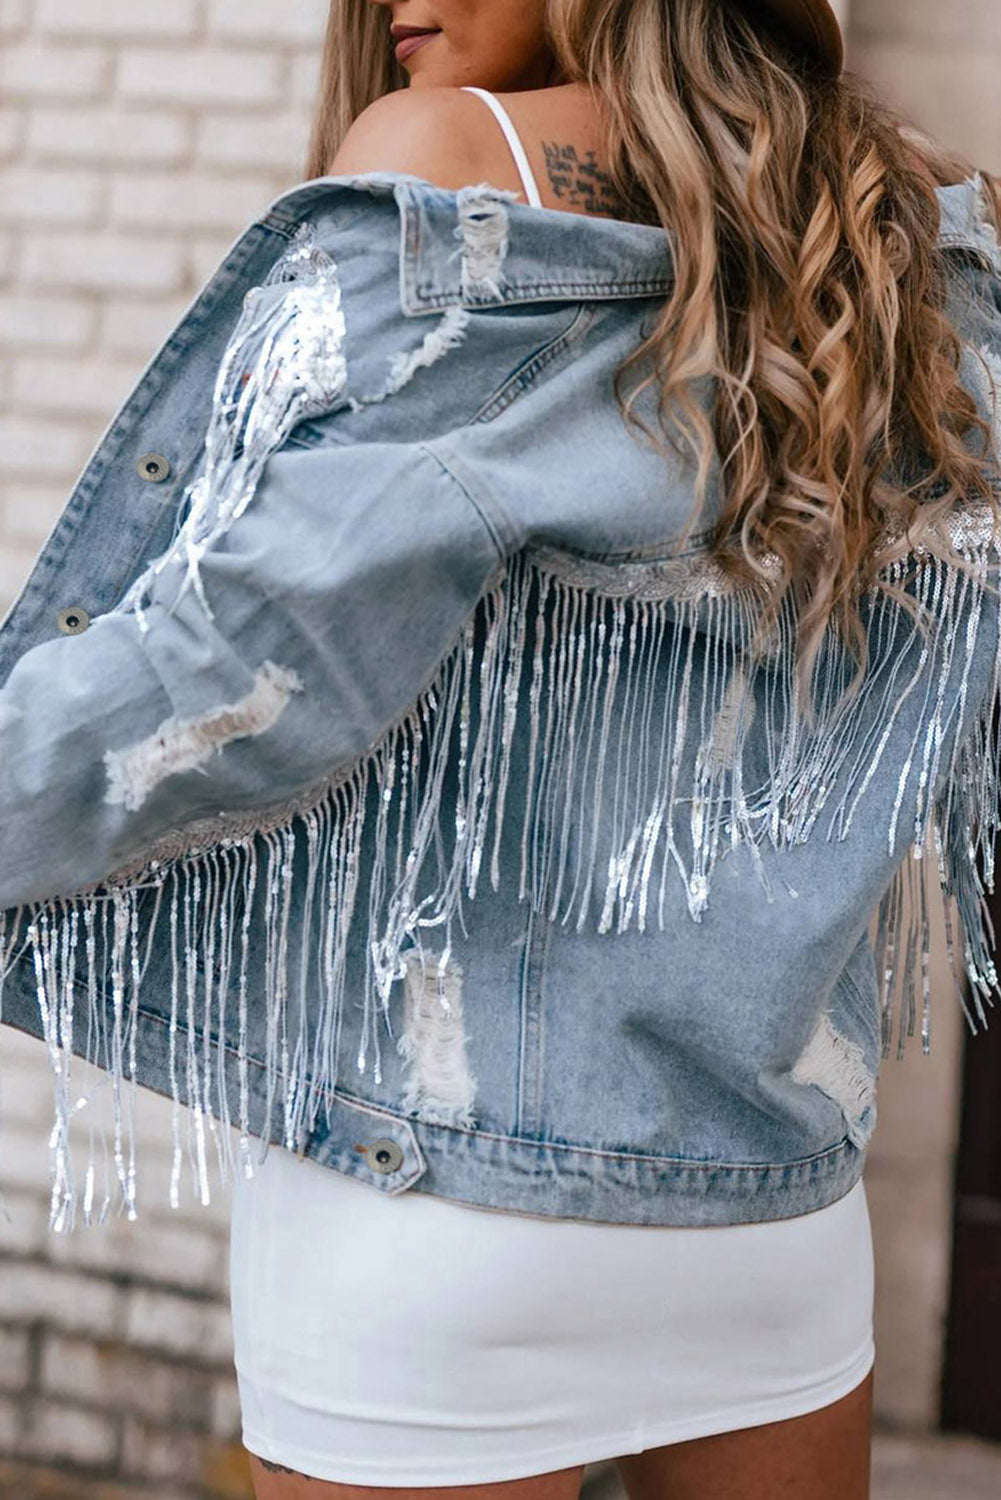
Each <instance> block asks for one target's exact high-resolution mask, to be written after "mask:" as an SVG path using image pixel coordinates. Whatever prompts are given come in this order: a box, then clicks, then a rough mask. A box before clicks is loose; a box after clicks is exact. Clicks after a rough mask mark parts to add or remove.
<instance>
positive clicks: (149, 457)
mask: <svg viewBox="0 0 1001 1500" xmlns="http://www.w3.org/2000/svg"><path fill="white" fill-rule="evenodd" d="M136 473H137V474H138V475H139V478H140V479H145V480H147V481H148V482H149V483H150V484H160V483H162V481H163V480H164V479H166V477H167V475H168V474H169V473H170V463H169V461H168V460H167V459H166V458H164V456H163V454H162V453H144V454H143V456H142V458H141V459H140V460H139V462H138V463H137V464H136Z"/></svg>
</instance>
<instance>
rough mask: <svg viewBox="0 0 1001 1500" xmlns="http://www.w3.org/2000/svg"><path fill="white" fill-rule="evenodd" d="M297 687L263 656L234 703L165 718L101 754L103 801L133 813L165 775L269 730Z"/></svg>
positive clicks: (193, 766) (299, 688) (192, 766)
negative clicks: (123, 745) (132, 742)
mask: <svg viewBox="0 0 1001 1500" xmlns="http://www.w3.org/2000/svg"><path fill="white" fill-rule="evenodd" d="M301 692H302V681H301V679H300V678H299V676H298V675H297V673H295V672H293V671H290V670H289V669H288V668H287V667H276V666H275V665H274V663H273V662H270V661H266V662H265V663H264V665H263V666H262V667H261V668H260V670H259V671H258V672H257V674H256V676H255V678H254V686H253V687H252V688H251V690H250V692H249V693H248V694H247V695H246V697H245V698H241V699H240V700H239V702H238V703H228V704H225V705H224V706H223V707H221V708H215V709H211V710H210V711H209V712H208V713H205V714H201V715H200V716H199V717H198V718H196V719H176V718H174V717H171V718H169V719H164V721H163V723H162V724H159V725H158V726H157V728H156V729H155V730H154V732H153V733H152V734H151V735H149V736H148V738H146V739H144V740H140V742H139V743H138V744H137V745H129V746H127V747H126V748H125V749H124V750H108V751H107V752H106V753H105V757H104V764H105V768H106V770H107V773H108V788H107V792H106V793H105V799H104V800H105V801H106V802H113V803H122V804H124V806H125V807H127V808H128V809H129V811H130V812H136V811H137V810H138V809H139V808H140V807H142V805H143V803H144V802H145V801H146V799H147V798H148V797H149V795H150V793H151V792H152V791H153V790H154V788H155V787H158V786H159V785H160V783H161V782H162V781H165V780H166V779H167V777H168V776H177V775H179V774H180V773H181V772H182V771H194V770H196V769H197V768H198V767H199V766H203V765H204V764H205V762H206V761H208V760H210V759H211V757H212V756H213V755H217V754H218V753H219V752H220V751H221V750H222V749H223V748H224V746H226V745H231V744H232V743H233V741H234V740H241V739H246V738H247V737H248V736H250V735H258V734H265V733H266V732H267V731H268V730H269V729H273V728H274V726H275V724H277V722H278V720H279V719H280V718H281V716H282V714H283V713H284V712H285V709H286V707H287V706H288V701H289V698H290V697H291V696H292V694H293V693H301Z"/></svg>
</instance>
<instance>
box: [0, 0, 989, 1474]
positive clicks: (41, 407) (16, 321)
mask: <svg viewBox="0 0 1001 1500" xmlns="http://www.w3.org/2000/svg"><path fill="white" fill-rule="evenodd" d="M325 11H326V0H282V3H281V4H276V3H275V0H140V3H137V0H0V39H2V50H0V356H2V358H0V544H2V545H0V611H2V610H3V609H4V608H5V607H6V606H7V604H8V603H9V602H10V600H11V599H12V598H13V597H14V595H15V593H16V592H17V590H18V589H19V587H20V585H21V583H22V581H23V579H24V577H25V576H26V574H27V572H28V569H29V567H30V565H31V563H32V561H33V559H34V556H35V554H36V552H37V549H38V547H39V545H40V544H41V542H42V541H43V539H44V537H45V536H46V534H47V533H48V531H49V529H50V527H51V525H52V523H53V522H54V520H55V518H56V517H57V515H58V514H59V511H60V510H61V508H62V506H63V504H64V503H65V499H66V497H67V495H68V493H69V491H70V488H71V486H72V484H73V481H74V479H75V477H76V475H77V474H78V473H79V471H80V469H81V468H82V466H83V464H84V462H85V460H86V458H87V457H88V455H89V453H90V451H91V449H92V447H93V444H94V443H95V442H96V441H97V439H98V437H99V436H100V433H101V432H102V430H103V429H104V427H105V425H106V423H107V421H108V419H109V417H110V416H111V415H112V408H113V406H114V403H115V402H116V401H118V400H119V399H120V398H121V397H123V396H124V395H125V394H126V393H127V391H128V390H129V388H130V385H131V383H132V382H133V380H134V379H135V378H136V377H137V376H138V374H139V372H140V371H141V369H142V368H143V366H144V365H145V364H146V362H147V360H148V359H149V357H150V355H151V354H152V353H153V351H154V350H155V348H156V347H157V346H158V345H159V343H160V342H161V341H162V339H163V338H164V337H165V336H166V334H167V333H168V332H169V330H170V328H171V327H172V326H173V324H174V323H175V322H176V320H177V318H178V317H179V316H180V314H181V313H182V311H183V310H184V308H185V307H186V306H187V305H188V303H189V302H190V300H191V298H192V297H193V296H194V295H195V293H196V292H197V291H198V289H199V287H200V286H201V285H202V283H203V282H204V280H205V278H206V277H207V276H208V275H209V274H210V273H211V271H212V270H213V269H214V267H215V265H216V264H217V262H218V259H219V257H220V256H221V255H222V253H223V252H224V251H225V250H226V249H227V247H228V246H229V244H230V243H231V242H232V240H233V239H234V238H235V236H236V234H237V233H238V232H239V230H240V229H241V228H242V227H243V225H244V224H245V223H246V222H247V221H248V220H249V219H250V218H251V217H252V216H253V215H254V214H256V213H257V212H258V211H259V210H260V209H261V208H263V207H264V206H265V205H266V204H267V202H269V201H270V199H271V198H272V197H274V196H275V195H276V194H277V193H278V192H280V191H281V190H282V189H283V188H285V187H287V186H289V185H291V184H292V183H293V182H295V181H297V180H299V178H300V176H301V162H302V158H303V155H304V152H305V146H306V135H307V127H308V119H309V111H310V109H311V106H312V103H313V99H314V94H315V90H316V85H317V74H318V60H319V51H320V40H321V37H322V30H323V22H324V17H325ZM849 61H850V63H851V65H852V66H854V67H856V68H857V69H859V70H860V71H862V72H865V73H866V74H868V75H869V76H870V77H872V78H873V79H874V81H875V82H876V83H877V84H878V85H879V87H880V88H882V89H884V90H885V91H886V92H887V93H888V94H890V95H891V97H894V98H896V99H898V100H899V101H900V102H901V103H902V104H903V105H904V106H905V107H907V108H909V109H910V110H911V111H912V113H914V115H915V116H916V117H917V118H919V119H921V120H923V121H924V123H926V124H927V125H928V126H929V127H930V128H932V129H935V130H938V131H939V132H940V133H941V134H942V135H943V137H945V138H946V139H947V140H949V141H951V142H952V143H954V144H955V145H957V146H959V147H961V148H964V149H966V150H968V151H969V152H970V153H971V154H974V155H976V156H978V157H979V158H980V159H981V160H983V162H984V164H985V165H989V166H993V167H995V168H996V169H997V168H1001V93H999V91H998V88H997V80H998V78H999V77H1001V6H999V5H998V3H997V0H952V3H951V4H942V3H941V0H855V4H854V7H853V15H852V31H851V48H850V56H849ZM956 1036H957V1029H956V1026H955V1024H954V1018H951V1019H950V1018H945V1017H943V1018H942V1021H941V1022H940V1029H939V1035H938V1039H937V1044H938V1043H939V1042H940V1043H942V1045H941V1047H940V1050H939V1052H938V1053H937V1055H935V1054H933V1058H932V1059H931V1060H927V1059H921V1058H919V1057H918V1056H917V1055H916V1053H915V1052H914V1051H912V1054H911V1059H910V1061H909V1062H908V1063H907V1064H905V1065H904V1068H903V1069H901V1070H899V1071H898V1072H894V1069H893V1066H892V1065H888V1066H887V1067H886V1068H885V1072H884V1081H883V1083H882V1085H881V1106H880V1109H881V1118H880V1127H879V1130H878V1132H877V1141H876V1144H875V1147H874V1156H873V1168H872V1171H871V1173H870V1176H869V1192H870V1202H871V1204H872V1207H873V1219H874V1223H875V1225H876V1229H877V1247H878V1250H879V1247H880V1246H885V1247H886V1250H885V1255H884V1256H883V1260H882V1267H883V1269H882V1273H881V1274H882V1283H883V1284H882V1286H881V1292H880V1296H881V1306H882V1313H881V1316H882V1320H883V1321H882V1326H881V1334H880V1348H881V1360H882V1362H883V1368H884V1369H885V1370H886V1371H887V1377H886V1380H885V1382H884V1386H883V1390H882V1393H881V1397H880V1399H881V1403H882V1407H883V1410H884V1412H885V1413H886V1414H889V1415H891V1416H895V1417H897V1418H898V1419H899V1420H904V1421H911V1422H914V1421H921V1420H927V1419H929V1418H930V1416H931V1415H932V1405H931V1403H932V1396H933V1390H934V1376H935V1370H936V1368H937V1365H936V1361H937V1358H938V1353H937V1351H938V1348H939V1345H938V1343H937V1342H936V1340H937V1339H938V1338H939V1337H940V1329H939V1327H938V1325H937V1322H936V1320H937V1318H938V1317H939V1313H940V1293H941V1274H942V1264H943V1249H944V1246H945V1244H946V1237H947V1222H946V1218H947V1206H948V1201H947V1200H948V1195H947V1191H945V1188H944V1184H945V1182H946V1176H947V1169H948V1164H949V1159H950V1157H949V1153H950V1149H951V1147H950V1141H951V1132H952V1130H953V1124H954V1108H955V1087H954V1079H955V1043H956ZM919 1070H920V1071H919ZM919 1085H920V1086H919ZM50 1098H51V1085H50V1081H49V1074H48V1068H47V1064H46V1062H45V1060H44V1056H43V1053H42V1049H41V1047H40V1046H39V1045H38V1044H37V1043H34V1042H31V1041H30V1040H29V1039H27V1038H24V1037H20V1036H18V1035H17V1034H15V1033H12V1032H11V1031H10V1030H9V1029H4V1030H0V1187H2V1188H3V1190H4V1203H5V1206H6V1214H5V1213H4V1206H3V1205H0V1471H2V1480H0V1482H2V1485H3V1486H4V1488H3V1493H4V1494H7V1493H10V1494H17V1495H19V1496H20V1495H24V1496H27V1495H28V1494H29V1493H34V1490H33V1488H32V1485H33V1483H34V1481H30V1480H29V1479H28V1478H27V1477H26V1476H27V1474H28V1472H29V1469H30V1471H31V1472H32V1473H36V1472H37V1473H38V1475H39V1476H41V1474H42V1469H41V1468H39V1469H38V1470H37V1471H36V1470H35V1469H34V1468H32V1467H31V1466H32V1465H35V1464H37V1465H42V1466H44V1490H43V1489H42V1487H41V1485H42V1482H43V1481H42V1479H41V1477H40V1478H39V1490H38V1493H39V1494H41V1493H44V1494H46V1495H47V1496H49V1495H50V1496H52V1497H56V1496H59V1497H62V1500H91V1496H93V1497H94V1500H97V1497H98V1496H99V1497H100V1500H112V1497H115V1500H133V1497H136V1496H138V1495H139V1494H150V1495H152V1494H155V1495H156V1497H157V1500H193V1497H194V1496H196V1495H197V1496H198V1497H200V1500H209V1497H216V1496H218V1497H223V1496H225V1497H226V1500H236V1497H238V1496H239V1495H241V1494H244V1493H246V1494H249V1488H248V1487H247V1485H246V1477H245V1468H243V1467H242V1462H243V1460H242V1453H241V1450H240V1447H239V1443H238V1435H239V1414H238V1410H237V1405H236V1397H235V1388H234V1382H233V1378H232V1370H231V1363H230V1361H231V1351H230V1346H229V1342H228V1340H229V1333H228V1314H227V1309H226V1297H227V1289H226V1271H227V1258H226V1248H227V1240H226V1230H227V1216H228V1209H227V1204H226V1200H225V1198H221V1197H219V1196H218V1195H216V1201H215V1202H214V1203H213V1205H212V1207H211V1208H209V1209H203V1208H201V1207H200V1206H198V1205H196V1204H193V1203H191V1202H190V1200H189V1199H188V1198H187V1197H186V1198H185V1200H184V1207H183V1208H182V1210H181V1211H180V1212H179V1213H177V1214H173V1213H171V1212H170V1210H169V1209H167V1208H166V1207H165V1204H166V1184H167V1180H168V1177H169V1170H170V1162H169V1157H168V1156H167V1155H166V1154H165V1153H160V1154H159V1155H157V1156H154V1157H151V1158H150V1159H149V1170H148V1173H147V1178H146V1186H147V1195H148V1196H147V1200H146V1202H144V1203H143V1205H142V1207H141V1210H140V1219H139V1221H138V1222H137V1223H129V1222H128V1221H126V1220H124V1219H112V1220H111V1221H110V1222H109V1223H107V1224H105V1225H104V1226H103V1227H102V1228H100V1229H90V1230H84V1229H81V1230H80V1231H79V1233H77V1234H76V1235H74V1236H70V1237H60V1236H51V1235H49V1234H48V1232H47V1228H46V1214H47V1194H46V1181H47V1178H46V1161H47V1145H46V1138H45V1137H46V1128H47V1124H48V1120H49V1108H50ZM915 1099H916V1100H917V1103H915V1102H914V1101H915ZM908 1101H910V1103H909V1102H908ZM142 1105H143V1116H142V1118H143V1121H144V1123H143V1125H142V1129H143V1130H144V1131H147V1132H148V1138H149V1139H153V1140H160V1141H164V1140H166V1139H167V1138H168V1134H169V1105H168V1104H167V1103H166V1102H165V1101H163V1100H160V1099H157V1098H155V1097H154V1096H151V1095H144V1096H142ZM936 1119H937V1120H938V1121H939V1122H940V1124H939V1127H938V1131H937V1134H936V1132H935V1130H934V1129H932V1125H933V1123H934V1121H935V1120H936ZM919 1127H920V1128H919ZM922 1131H923V1133H921V1132H922ZM916 1139H917V1145H915V1142H916ZM929 1161H932V1162H933V1166H934V1171H933V1172H932V1173H931V1176H932V1177H934V1181H933V1182H932V1184H931V1189H930V1190H929V1186H928V1184H929V1165H928V1164H929ZM921 1183H923V1184H924V1188H923V1190H922V1191H921V1192H919V1191H918V1188H919V1186H920V1184H921ZM937 1298H938V1299H939V1300H936V1299H937ZM922 1307H924V1308H926V1309H927V1315H926V1317H925V1319H924V1322H923V1323H922V1324H921V1327H920V1328H919V1329H918V1331H917V1333H915V1332H914V1329H915V1317H916V1311H917V1310H918V1309H920V1308H922ZM917 1321H918V1322H919V1323H920V1322H921V1320H920V1319H918V1320H917ZM115 1480H118V1481H120V1484H119V1483H116V1482H114V1481H115Z"/></svg>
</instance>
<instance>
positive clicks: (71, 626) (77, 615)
mask: <svg viewBox="0 0 1001 1500" xmlns="http://www.w3.org/2000/svg"><path fill="white" fill-rule="evenodd" d="M56 624H57V625H58V626H59V629H60V630H61V631H62V633H63V635H83V633H84V631H85V630H86V629H87V626H88V625H89V624H90V615H89V614H88V613H87V611H86V610H85V609H81V608H80V606H79V604H72V605H70V607H69V609H61V610H60V611H59V613H58V614H57V615H56Z"/></svg>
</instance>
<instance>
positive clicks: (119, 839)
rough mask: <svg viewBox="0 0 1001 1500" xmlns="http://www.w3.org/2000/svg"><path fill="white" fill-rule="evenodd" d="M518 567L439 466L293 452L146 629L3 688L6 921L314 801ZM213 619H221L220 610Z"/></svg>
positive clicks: (413, 451)
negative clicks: (248, 815) (297, 802)
mask: <svg viewBox="0 0 1001 1500" xmlns="http://www.w3.org/2000/svg"><path fill="white" fill-rule="evenodd" d="M500 560H501V551H500V548H499V546H498V544H497V542H496V540H495V538H494V536H493V534H492V531H491V529H490V526H489V525H488V523H487V522H486V521H485V520H484V518H483V517H482V516H481V514H480V512H479V511H478V509H477V508H476V506H475V505H474V503H473V502H472V501H471V500H470V499H469V497H468V496H467V494H466V492H465V491H464V490H463V489H462V488H461V487H460V486H459V484H458V483H457V481H456V480H455V479H454V478H453V477H452V476H451V474H450V473H449V472H448V471H447V470H446V469H445V468H443V467H442V465H441V463H440V462H439V460H438V459H437V458H436V457H435V456H434V454H433V452H432V451H431V450H430V449H429V448H427V447H425V446H422V445H418V444H406V443H396V444H394V443H355V444H350V445H347V446H339V445H325V446H322V447H318V448H312V449H300V448H291V447H287V448H283V449H280V450H279V451H277V452H276V453H274V454H273V455H272V456H271V457H270V458H269V459H268V461H267V463H266V465H265V467H264V470H263V474H262V477H261V480H260V484H259V485H258V487H257V490H256V493H255V495H254V498H253V502H252V503H251V504H250V505H249V506H248V507H247V508H246V509H245V510H244V511H243V513H242V514H241V515H240V517H239V518H238V519H236V520H235V521H234V522H233V524H231V525H230V526H229V528H228V529H227V530H226V532H225V534H224V535H222V536H221V537H220V538H219V539H218V540H217V541H216V542H215V543H214V545H213V546H212V547H210V548H208V549H207V550H206V551H205V554H204V556H203V557H202V559H201V563H200V578H201V590H202V592H201V597H200V596H199V592H198V591H196V590H195V589H192V588H190V587H186V586H185V571H184V566H183V563H182V562H181V561H180V560H178V559H176V558H174V559H172V560H171V561H170V562H169V564H168V565H167V566H165V567H163V568H162V569H161V571H160V572H159V573H158V574H157V575H156V577H155V580H154V582H153V584H152V586H151V589H150V592H149V595H148V597H147V600H146V602H145V607H144V610H143V611H142V612H141V613H140V614H137V613H135V612H132V611H129V610H116V611H112V612H111V613H109V614H106V615H102V616H100V617H98V618H97V619H95V620H94V621H93V623H92V624H91V626H90V628H89V629H88V630H87V631H86V632H85V633H84V634H82V635H79V636H67V637H61V638H59V639H57V640H53V641H47V642H45V643H43V644H41V645H38V646H36V647H34V648H33V649H31V650H29V651H28V652H27V653H26V654H25V655H24V656H23V657H22V658H21V659H20V660H19V661H18V663H17V664H16V666H15V667H14V669H13V671H12V672H11V674H10V677H9V678H8V681H7V683H6V685H5V687H4V688H3V690H2V691H0V907H11V906H15V905H21V904H22V903H25V902H31V901H36V900H44V899H48V898H51V897H54V896H61V895H70V894H74V893H77V892H80V891H82V890H85V889H87V888H88V887H90V886H92V885H94V884H98V883H100V882H101V881H103V880H104V879H106V878H107V877H108V876H109V875H110V874H113V873H114V872H115V871H116V870H117V869H119V868H120V867H121V866H123V865H124V864H127V863H128V862H130V861H135V860H136V859H137V858H141V856H142V853H143V851H144V850H145V849H147V848H148V847H149V846H150V845H151V844H152V843H153V842H154V841H156V840H157V839H158V838H159V837H160V836H162V835H164V833H165V832H167V831H173V830H177V829H182V828H184V827H185V826H186V825H188V824H190V823H192V822H193V821H195V820H199V819H202V818H215V817H218V815H219V814H220V813H227V812H240V811H241V810H249V809H258V808H260V807H261V806H262V805H264V804H268V803H278V802H280V801H282V800H286V799H289V798H294V797H295V796H296V795H297V794H299V793H301V792H302V791H303V790H304V789H306V788H308V787H309V786H310V785H312V784H314V783H316V782H317V781H318V780H320V779H322V778H325V777H328V776H330V775H331V773H333V772H336V771H337V769H338V768H339V767H344V766H346V765H348V764H350V763H351V762H352V761H353V760H355V759H357V758H358V757H359V756H361V755H363V754H364V753H365V752H366V751H367V750H368V749H369V748H371V747H372V746H373V745H374V744H375V743H376V742H377V741H378V739H379V737H380V735H382V734H383V732H384V731H385V730H386V729H387V728H388V727H389V726H390V725H391V724H392V723H393V722H394V721H395V720H396V719H397V718H398V717H399V716H400V715H402V714H403V713H405V711H406V710H407V709H408V708H409V707H410V706H411V705H412V704H413V703H414V701H415V699H416V698H417V697H418V696H419V694H420V692H421V690H422V689H423V688H424V687H425V686H426V685H427V684H428V683H429V682H430V681H431V680H432V679H433V677H434V674H435V672H436V670H437V669H438V668H439V665H440V664H441V662H442V660H443V659H444V658H446V657H447V655H448V653H449V652H450V651H452V650H453V649H454V648H455V647H456V644H457V641H458V640H459V639H460V637H461V634H462V630H463V626H464V623H465V622H467V621H468V620H469V618H470V616H471V615H472V613H473V612H474V611H475V608H476V605H477V602H478V601H479V599H480V598H481V596H482V595H483V594H484V592H485V591H486V590H487V589H488V587H489V584H490V581H491V579H492V577H493V576H494V575H495V573H496V571H497V568H498V564H499V562H500ZM206 606H207V607H206Z"/></svg>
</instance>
